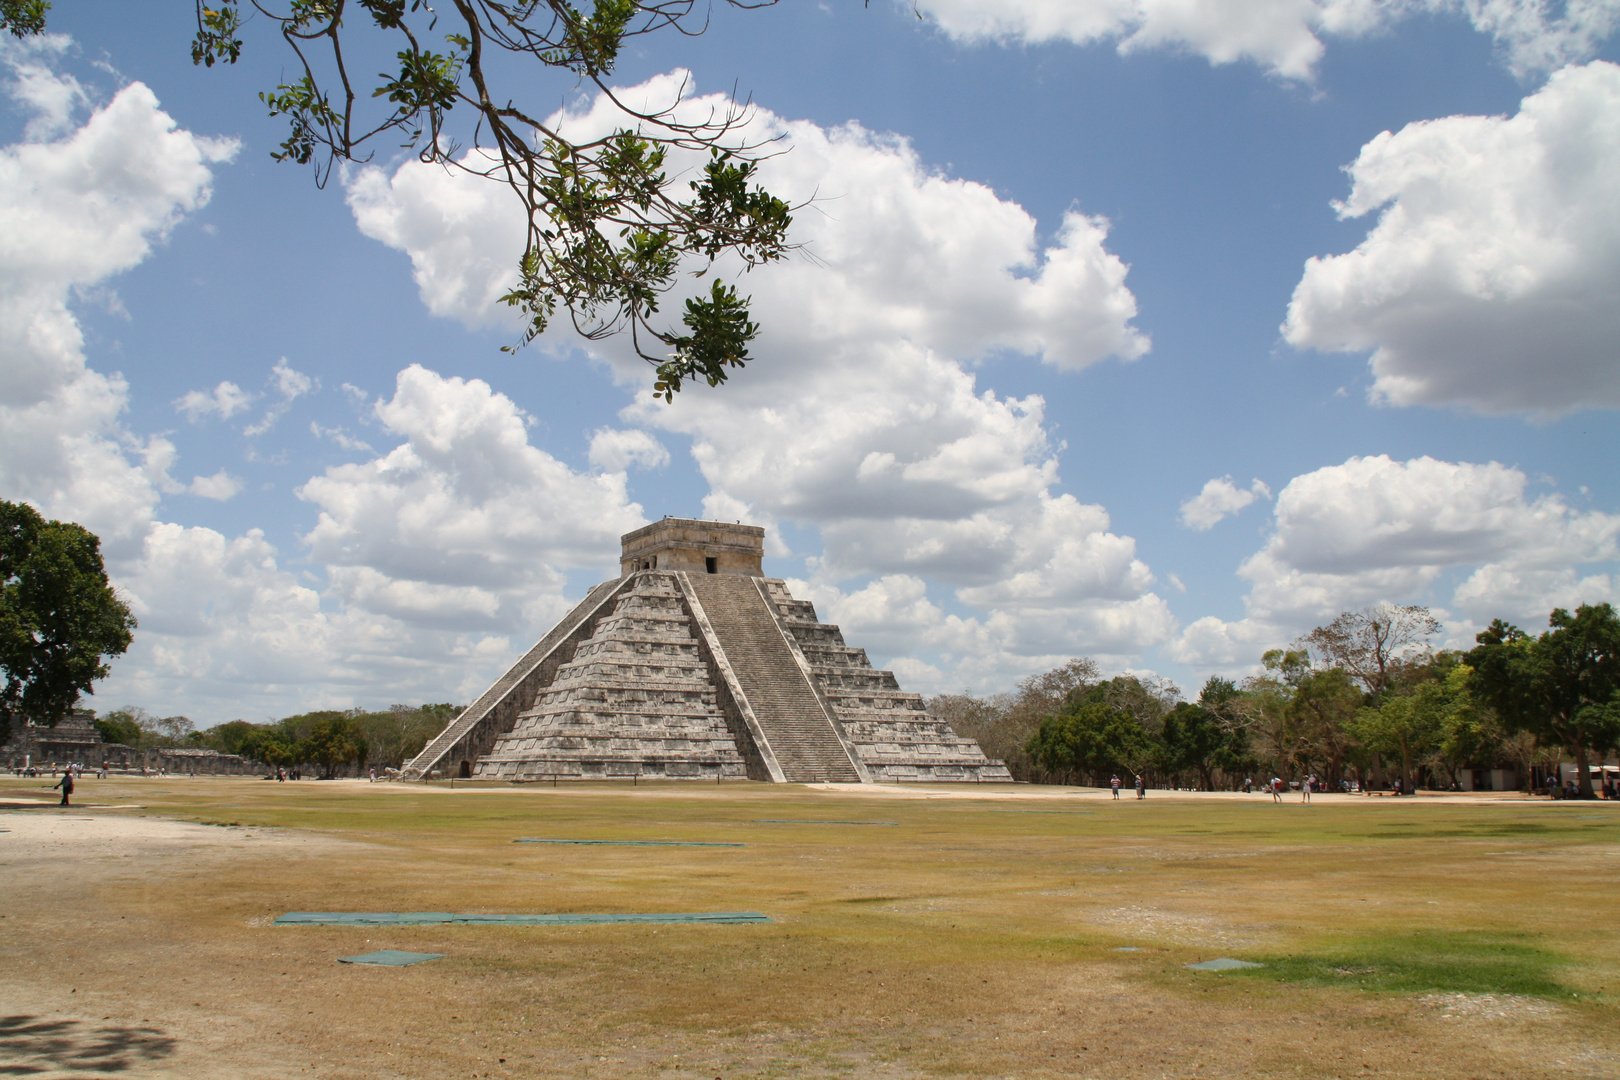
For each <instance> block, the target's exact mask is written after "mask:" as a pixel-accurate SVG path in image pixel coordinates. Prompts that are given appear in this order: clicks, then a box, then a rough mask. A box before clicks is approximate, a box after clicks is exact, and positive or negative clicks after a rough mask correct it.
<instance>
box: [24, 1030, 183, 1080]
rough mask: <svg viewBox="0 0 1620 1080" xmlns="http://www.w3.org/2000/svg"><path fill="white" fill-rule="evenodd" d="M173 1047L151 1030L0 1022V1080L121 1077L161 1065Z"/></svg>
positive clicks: (160, 1035) (164, 1038) (168, 1039)
mask: <svg viewBox="0 0 1620 1080" xmlns="http://www.w3.org/2000/svg"><path fill="white" fill-rule="evenodd" d="M177 1045H178V1044H176V1042H175V1041H174V1040H173V1039H171V1038H169V1037H168V1036H167V1035H165V1034H163V1032H161V1031H159V1030H158V1029H157V1028H149V1027H120V1026H117V1025H114V1024H96V1023H93V1022H87V1021H83V1020H51V1019H47V1018H46V1017H43V1016H0V1076H33V1075H35V1074H37V1073H44V1072H86V1073H102V1074H109V1073H121V1072H127V1071H128V1070H130V1069H132V1068H134V1067H135V1066H137V1065H149V1064H152V1063H154V1062H158V1061H162V1060H163V1059H164V1058H167V1057H169V1056H170V1055H171V1054H173V1053H174V1052H175V1050H176V1049H177Z"/></svg>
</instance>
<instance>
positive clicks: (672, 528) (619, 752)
mask: <svg viewBox="0 0 1620 1080" xmlns="http://www.w3.org/2000/svg"><path fill="white" fill-rule="evenodd" d="M621 542H622V544H623V548H622V551H621V555H620V562H619V568H620V575H619V577H618V578H616V579H615V580H613V581H604V582H602V583H601V584H600V585H598V586H596V587H595V588H594V589H592V590H591V591H590V592H589V593H588V594H587V595H586V597H585V599H584V600H583V601H581V602H580V603H579V605H578V606H576V607H575V608H574V610H573V611H571V612H569V613H568V615H567V616H565V617H564V618H563V620H562V622H560V623H558V624H557V625H556V626H555V627H553V628H552V629H551V631H550V632H549V633H547V634H546V636H545V637H543V638H541V639H540V641H539V643H538V644H536V645H535V646H534V648H532V649H530V650H529V651H528V652H527V653H526V654H524V656H523V658H522V659H520V660H519V661H518V662H517V663H516V664H514V665H512V667H511V669H510V670H508V671H507V672H506V673H505V674H504V675H502V676H501V677H500V678H499V679H497V680H496V681H495V684H494V685H493V686H491V687H490V688H489V689H488V690H487V691H485V692H484V693H483V695H481V696H480V697H479V698H478V700H477V701H475V702H473V703H472V704H471V705H470V706H468V707H467V708H466V709H465V710H463V711H462V713H461V714H460V715H459V716H457V717H456V719H455V720H453V721H451V722H450V724H449V726H447V727H446V728H445V729H444V731H442V732H440V734H439V735H438V737H436V738H435V739H433V740H432V741H431V742H429V743H428V745H427V747H426V748H425V749H423V751H422V752H421V753H420V754H418V755H417V756H416V758H415V759H413V760H412V761H411V762H410V764H409V765H407V766H406V768H405V775H406V776H407V777H411V778H418V779H420V778H427V777H432V776H444V775H449V776H465V777H472V778H479V779H491V780H547V779H551V780H559V779H581V780H584V779H598V780H600V779H626V780H628V779H632V778H641V777H645V778H648V779H655V778H656V779H725V778H728V777H729V778H733V779H737V780H742V779H749V780H761V781H770V782H776V783H792V782H800V783H803V782H814V781H820V782H829V781H831V782H840V781H841V782H848V783H855V782H861V783H873V782H877V781H891V782H892V781H901V780H935V781H938V780H977V781H1008V780H1011V779H1012V777H1011V776H1010V775H1009V774H1008V772H1007V769H1006V767H1005V766H1004V765H1003V764H1002V763H1001V762H999V761H993V760H991V759H989V758H987V757H985V756H984V751H983V750H981V749H980V748H979V745H978V744H977V743H975V742H974V741H973V740H972V739H965V738H962V737H961V736H959V735H957V734H956V733H955V732H954V731H952V730H951V729H950V726H949V725H947V724H946V723H944V722H943V721H941V720H939V719H938V718H936V717H933V716H930V715H928V711H927V708H926V707H925V705H924V704H923V700H922V698H920V697H918V696H917V695H916V694H912V693H907V692H906V691H904V690H901V689H900V685H899V683H897V682H896V681H895V678H894V675H893V673H891V672H888V671H879V670H877V669H875V668H873V667H872V665H871V663H870V662H868V660H867V658H866V652H865V650H863V649H858V648H853V647H851V646H850V645H848V644H846V643H845V641H844V635H843V632H842V631H840V630H839V629H838V627H836V626H834V625H832V624H831V623H824V622H821V621H820V620H819V619H818V618H817V616H816V610H815V608H814V607H813V606H812V605H811V604H810V603H808V602H807V601H803V600H797V599H795V598H794V597H793V596H792V595H791V594H790V593H789V592H788V588H787V584H786V583H785V582H783V581H780V580H778V579H775V578H767V577H765V576H764V572H763V570H762V569H761V562H762V559H763V557H764V547H765V530H764V529H761V528H759V527H758V526H755V525H742V524H732V523H729V522H721V521H697V520H693V519H689V518H665V519H663V520H662V521H657V522H654V523H653V524H651V525H647V526H645V527H643V528H640V529H637V530H635V531H634V532H630V533H626V534H625V535H624V536H623V537H622V538H621Z"/></svg>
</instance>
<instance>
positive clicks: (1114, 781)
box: [1108, 776, 1119, 799]
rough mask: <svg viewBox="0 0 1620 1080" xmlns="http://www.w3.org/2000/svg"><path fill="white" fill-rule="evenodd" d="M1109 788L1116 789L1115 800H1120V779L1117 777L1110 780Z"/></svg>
mask: <svg viewBox="0 0 1620 1080" xmlns="http://www.w3.org/2000/svg"><path fill="white" fill-rule="evenodd" d="M1108 786H1109V787H1111V788H1113V789H1114V798H1115V799H1118V798H1119V777H1117V776H1116V777H1114V778H1113V779H1112V780H1110V781H1109V782H1108Z"/></svg>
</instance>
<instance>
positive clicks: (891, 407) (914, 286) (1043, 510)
mask: <svg viewBox="0 0 1620 1080" xmlns="http://www.w3.org/2000/svg"><path fill="white" fill-rule="evenodd" d="M686 78H687V76H685V74H684V73H680V72H676V73H673V74H671V75H668V76H662V77H659V78H656V79H653V80H651V81H649V82H648V83H646V84H644V85H642V86H640V87H633V88H627V89H625V90H623V91H622V94H623V96H624V97H625V98H626V99H627V100H631V101H637V100H648V101H654V102H668V101H671V100H673V99H674V95H675V94H676V93H677V92H678V89H679V87H680V86H681V85H682V84H683V81H684V80H685V79H686ZM683 108H685V109H689V110H691V111H692V112H693V113H694V114H699V115H706V114H707V113H708V112H709V111H710V110H711V109H716V108H724V102H723V100H722V99H720V98H717V97H699V98H694V99H691V100H689V101H688V102H687V103H686V104H685V105H683ZM553 120H554V122H555V123H556V124H557V125H558V126H559V127H560V128H561V129H562V130H564V131H565V132H567V133H570V134H572V135H574V136H576V137H577V136H581V135H586V134H589V133H592V132H599V131H604V130H608V129H610V128H611V127H612V126H613V125H614V124H615V123H616V122H617V121H618V117H617V114H616V113H615V112H614V110H613V108H612V107H611V106H610V105H608V104H607V103H605V101H602V100H598V101H595V102H587V103H585V104H584V105H582V106H581V107H580V108H579V109H577V110H575V111H573V112H571V113H567V114H563V115H559V116H558V117H554V118H553ZM778 137H779V139H780V141H779V142H778V143H776V144H775V147H774V149H776V150H778V151H780V152H779V153H777V154H776V156H774V157H772V158H770V159H769V160H768V161H766V162H764V163H763V164H762V165H761V170H760V175H761V179H762V181H763V182H764V183H765V184H766V185H767V186H768V187H769V188H770V189H771V190H772V191H773V192H775V193H777V194H778V195H780V196H781V197H782V198H784V199H787V200H788V201H790V202H793V203H801V202H805V201H807V200H813V201H810V204H809V205H808V206H805V207H803V208H802V209H800V210H799V211H798V212H797V214H796V217H795V222H794V233H793V239H794V240H796V241H797V242H799V243H802V244H803V245H804V246H805V250H806V253H807V255H808V257H795V258H791V259H790V260H789V261H787V262H786V263H784V264H781V265H775V266H772V267H770V268H768V269H767V270H764V271H760V272H756V273H754V274H752V275H749V276H747V277H746V278H744V279H741V282H740V288H741V289H742V291H744V292H745V293H747V294H749V295H751V296H752V298H753V310H754V312H755V317H756V319H757V321H758V322H759V323H760V324H761V325H762V326H763V327H764V332H763V333H762V335H761V337H760V339H759V340H758V341H757V342H756V344H755V346H754V347H753V348H752V350H751V351H752V352H753V354H754V356H755V358H756V359H755V360H754V361H753V362H752V363H750V365H749V366H748V368H747V369H746V370H744V371H743V372H741V373H739V374H736V375H734V376H733V377H732V379H731V381H730V382H729V383H728V384H727V385H726V387H725V389H724V391H722V392H710V391H707V390H706V388H702V387H699V388H694V389H693V390H691V391H689V392H686V393H683V394H681V395H680V396H679V398H677V400H676V402H675V404H674V405H673V406H665V405H661V404H655V403H653V401H652V399H651V397H650V395H649V394H648V393H647V389H648V387H649V381H650V380H649V379H648V377H647V371H646V369H645V367H644V365H642V364H641V363H640V362H639V361H637V360H635V359H634V358H632V357H629V356H628V355H627V351H626V349H625V347H624V343H623V342H622V341H617V340H614V341H607V342H602V343H598V344H593V346H592V349H593V351H594V353H595V355H596V356H597V357H599V358H601V359H602V360H604V361H606V362H607V363H608V364H610V365H611V366H612V369H613V370H614V372H615V373H616V376H617V377H618V378H619V379H620V380H621V381H622V382H623V383H624V384H625V385H626V386H627V388H628V389H630V390H631V391H632V392H634V393H636V394H637V397H636V399H635V401H634V402H633V403H632V404H631V405H630V406H628V407H627V408H626V409H625V411H624V413H623V418H624V420H625V421H627V422H628V423H630V424H632V425H634V428H636V429H640V430H642V431H646V430H659V429H662V430H665V431H669V432H673V433H677V434H679V435H682V436H685V437H687V438H689V439H690V441H691V446H692V453H693V456H694V457H695V459H696V461H697V464H698V466H699V468H700V469H701V470H702V472H703V475H704V478H705V479H706V480H707V481H708V483H709V486H710V491H709V493H708V495H707V496H706V497H705V499H704V506H705V512H706V513H708V514H710V515H712V516H714V517H717V518H723V519H725V520H737V519H741V520H747V521H753V522H756V523H759V524H762V525H764V526H766V528H767V529H768V530H769V537H770V543H771V547H772V550H773V552H775V553H779V554H785V553H786V544H785V543H784V542H783V541H782V535H783V534H782V533H781V532H780V531H779V528H778V527H779V526H780V525H782V524H784V523H789V522H791V523H795V524H797V525H799V526H802V527H809V528H811V529H814V530H815V531H817V532H818V533H819V535H820V538H821V542H822V543H821V551H820V553H819V554H817V555H814V556H813V557H812V558H813V563H814V568H815V575H814V581H813V582H812V583H811V584H810V585H809V586H808V587H810V588H811V590H812V594H813V595H814V596H818V597H821V598H823V599H824V600H825V601H826V603H828V604H829V605H830V606H831V608H830V609H831V610H832V611H834V612H846V611H847V612H849V613H850V615H849V617H850V619H851V620H852V627H855V628H856V629H854V630H852V632H860V633H866V632H871V633H872V634H874V635H876V638H875V639H874V640H882V641H884V642H885V643H887V644H886V646H885V647H884V651H886V652H887V654H888V655H890V656H894V657H896V658H897V659H896V663H898V664H900V665H901V666H902V667H904V668H905V669H906V670H912V671H922V670H932V671H939V672H946V673H948V674H943V675H941V678H948V679H949V680H951V681H952V683H953V684H954V685H957V686H958V687H959V686H960V685H961V683H960V681H959V680H963V679H971V680H974V681H975V683H976V684H979V685H983V683H982V680H986V679H989V680H994V682H995V685H997V686H999V685H1001V683H1003V682H1004V681H1005V679H1006V677H1007V674H1008V672H1017V671H1023V670H1032V669H1034V668H1037V667H1039V666H1041V665H1042V664H1047V663H1048V662H1049V661H1051V659H1052V658H1053V657H1057V658H1058V659H1062V658H1064V657H1066V656H1068V655H1071V654H1072V653H1075V652H1081V651H1098V652H1107V653H1109V654H1115V653H1117V654H1122V655H1127V654H1129V655H1134V654H1135V653H1137V652H1139V651H1140V650H1142V649H1143V648H1145V647H1148V646H1150V645H1151V644H1153V643H1156V642H1159V641H1162V640H1165V639H1166V638H1167V637H1168V636H1169V635H1170V634H1171V633H1173V630H1174V620H1173V618H1172V617H1171V616H1170V614H1169V612H1168V609H1167V608H1166V607H1165V605H1164V603H1163V601H1162V600H1161V599H1160V598H1159V597H1158V596H1157V594H1156V593H1154V592H1153V591H1152V589H1153V583H1154V578H1153V575H1152V573H1151V571H1150V570H1149V569H1148V567H1147V566H1146V565H1145V564H1144V563H1143V562H1142V561H1141V560H1140V559H1138V558H1137V557H1136V546H1135V541H1134V540H1133V539H1132V538H1130V537H1128V536H1122V535H1119V534H1117V533H1114V532H1112V531H1111V528H1110V522H1109V517H1108V514H1107V512H1106V511H1105V510H1104V509H1103V508H1102V507H1098V506H1090V505H1086V504H1082V503H1080V502H1079V501H1077V500H1076V499H1074V498H1073V497H1072V496H1069V495H1066V494H1064V493H1062V492H1061V490H1060V489H1059V483H1060V481H1059V475H1058V455H1059V453H1060V451H1061V447H1058V446H1054V445H1052V444H1051V442H1050V440H1049V438H1048V435H1047V431H1046V427H1045V423H1044V410H1045V402H1044V401H1043V400H1042V399H1041V398H1040V397H1038V396H1031V397H1027V398H1017V397H1007V396H1001V395H998V394H997V393H995V392H994V391H993V390H989V389H986V388H984V387H982V386H981V385H980V379H979V376H978V375H976V374H975V373H974V372H973V371H972V370H971V369H970V365H972V364H975V363H980V362H984V361H988V360H990V359H991V358H993V357H996V356H998V355H1001V354H1005V353H1008V352H1014V353H1021V354H1024V355H1027V356H1032V357H1038V358H1039V359H1040V360H1041V361H1043V362H1045V363H1047V364H1050V365H1053V366H1055V367H1058V368H1061V369H1065V370H1078V369H1080V368H1084V367H1086V366H1088V365H1091V364H1095V363H1098V362H1100V361H1103V360H1105V359H1107V358H1109V357H1115V358H1118V359H1121V360H1132V359H1135V358H1137V357H1140V356H1141V355H1143V354H1144V353H1145V352H1146V351H1147V350H1148V346H1149V343H1148V340H1147V338H1146V336H1145V335H1144V334H1142V333H1141V332H1140V331H1139V330H1137V329H1136V328H1135V327H1134V325H1133V319H1134V317H1135V315H1136V301H1135V298H1134V297H1133V296H1132V294H1131V292H1130V290H1129V289H1128V288H1127V286H1126V283H1125V279H1126V276H1127V267H1126V266H1125V264H1124V262H1123V261H1122V260H1120V259H1119V258H1118V256H1116V255H1114V254H1113V253H1112V252H1110V251H1109V250H1108V249H1107V247H1106V239H1107V223H1106V222H1105V221H1103V220H1101V219H1099V218H1095V217H1090V216H1087V215H1085V214H1084V213H1081V212H1079V211H1071V212H1070V213H1068V214H1067V215H1066V216H1065V217H1064V218H1063V220H1062V221H1061V223H1059V225H1058V227H1057V229H1056V230H1055V232H1054V233H1053V234H1052V236H1051V237H1050V238H1049V239H1047V240H1044V241H1043V240H1042V239H1041V238H1040V236H1039V233H1038V230H1037V227H1036V222H1035V221H1034V220H1033V219H1032V218H1031V217H1030V216H1029V214H1028V213H1026V212H1025V211H1024V210H1023V208H1022V207H1020V206H1018V205H1017V204H1015V203H1011V202H1009V201H1006V200H1004V199H1001V198H999V197H998V196H997V195H996V194H995V193H994V192H992V191H991V190H990V189H988V188H986V187H984V186H983V185H980V184H976V183H973V182H970V181H966V180H960V179H952V178H950V177H947V176H943V175H941V174H940V173H938V172H937V171H935V170H933V169H931V168H929V167H928V166H927V165H926V164H925V163H924V162H922V161H921V160H920V159H919V157H918V156H917V154H916V152H915V150H914V149H913V148H912V147H911V145H910V144H909V143H907V142H906V141H905V140H904V139H901V138H897V137H895V136H891V135H881V134H877V133H874V132H871V131H867V130H866V129H864V128H861V127H860V126H858V125H855V124H849V125H845V126H842V127H836V128H823V127H819V126H817V125H815V124H810V123H806V122H801V121H789V120H784V119H782V118H780V117H777V116H775V115H774V114H772V113H770V112H769V111H768V110H765V109H756V110H755V111H754V113H753V114H752V117H751V119H750V120H749V122H748V124H747V125H746V127H745V128H744V129H743V130H741V131H740V132H739V133H738V138H739V139H746V140H750V141H759V140H763V139H770V138H778ZM695 162H696V159H693V160H690V161H688V160H686V159H681V160H678V161H675V162H674V165H673V168H672V171H673V172H676V173H678V172H679V170H680V169H681V168H687V169H690V168H692V167H693V166H694V164H695ZM349 198H350V203H351V205H352V207H353V209H354V213H355V218H356V221H357V223H358V224H359V226H360V228H361V229H362V230H363V231H364V232H366V233H367V234H368V235H370V236H373V237H375V238H377V239H379V240H382V241H383V242H385V243H388V244H390V245H392V246H394V247H397V248H399V249H401V250H402V251H405V252H406V253H407V254H408V255H409V257H410V259H411V262H412V266H413V268H414V271H415V275H416V282H417V285H418V287H419V289H420V290H421V292H422V298H423V302H424V304H425V305H426V306H427V307H428V308H429V310H432V311H435V312H438V313H440V314H443V315H447V316H452V317H455V318H458V319H461V320H463V321H465V322H467V323H469V324H471V325H479V324H482V323H485V322H487V321H488V320H490V319H491V317H492V316H491V312H492V310H493V304H492V302H493V299H494V297H496V296H498V295H499V294H500V292H502V291H503V290H504V289H506V288H508V287H509V283H510V280H511V274H512V272H513V271H512V267H513V263H514V261H515V258H516V250H515V249H514V248H513V240H514V237H515V236H520V234H519V233H516V232H515V231H514V229H513V226H512V223H513V221H514V213H515V207H514V206H513V205H512V204H511V199H510V196H509V194H508V193H506V192H504V191H502V190H500V189H499V186H498V185H491V184H486V183H483V182H480V181H476V180H474V179H470V178H468V177H465V176H459V175H457V174H455V173H450V172H446V171H444V170H440V169H431V168H423V167H421V166H419V165H417V164H414V163H407V164H405V165H403V166H401V167H399V168H398V169H396V170H395V171H394V172H393V173H392V174H385V173H383V172H381V171H379V170H375V169H373V170H366V171H363V172H361V173H360V174H358V176H357V177H356V179H355V180H354V182H353V183H352V184H351V186H350V189H349ZM722 269H728V268H722ZM700 284H706V283H700ZM667 306H672V305H666V307H667ZM497 317H505V316H504V315H499V316H497ZM569 344H573V342H572V341H570V342H569ZM628 437H631V436H628V435H626V434H625V433H620V432H609V433H606V434H602V433H599V434H598V436H597V438H596V439H595V440H593V448H592V461H593V463H594V464H596V465H597V466H598V467H599V468H603V469H606V470H609V471H608V472H606V473H604V474H603V475H604V477H609V476H615V475H622V473H621V472H617V471H615V467H619V468H622V467H624V466H626V465H628V464H629V463H631V462H632V461H636V460H637V459H635V458H634V457H633V456H631V455H630V454H629V452H628V450H627V447H626V445H625V444H624V442H623V440H624V439H625V438H628ZM636 437H637V438H638V439H639V436H636ZM653 445H654V446H656V443H654V444H653ZM649 452H650V453H651V455H652V457H651V458H650V459H649V460H661V458H660V454H661V452H662V448H661V447H658V449H657V450H649ZM918 588H922V589H924V590H925V591H926V590H928V589H938V590H944V592H943V594H942V595H941V596H940V597H933V596H930V595H922V596H916V595H913V594H914V593H915V590H916V589H918ZM901 594H904V596H905V600H904V603H903V604H900V606H901V607H902V608H903V610H904V611H905V612H906V613H907V614H906V616H905V618H903V619H901V620H900V622H898V623H895V625H904V626H907V627H910V628H911V629H909V630H907V631H906V632H905V633H904V634H899V635H890V634H888V631H886V630H884V629H883V626H884V625H888V624H883V625H879V624H878V623H875V622H874V623H872V624H871V625H870V626H869V625H868V624H867V622H866V617H865V615H864V614H861V613H863V612H866V611H876V610H878V609H879V608H881V607H883V606H884V605H890V606H893V605H894V604H898V603H900V601H899V600H898V599H897V598H898V597H899V596H900V595H901ZM919 651H920V652H919ZM923 688H924V689H927V687H923Z"/></svg>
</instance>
